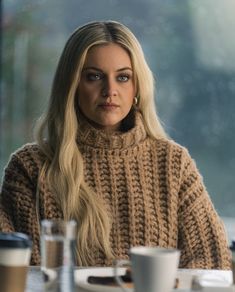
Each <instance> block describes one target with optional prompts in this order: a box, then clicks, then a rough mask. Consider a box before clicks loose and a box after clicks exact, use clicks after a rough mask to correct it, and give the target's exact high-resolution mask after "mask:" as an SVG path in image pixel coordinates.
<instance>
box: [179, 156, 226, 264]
mask: <svg viewBox="0 0 235 292" xmlns="http://www.w3.org/2000/svg"><path fill="white" fill-rule="evenodd" d="M182 155H183V159H182V161H183V168H182V173H181V174H182V176H181V187H180V192H179V210H178V220H179V239H178V247H179V249H180V250H181V260H180V267H183V268H199V269H200V268H201V269H230V268H231V267H230V265H231V264H230V252H229V249H228V242H227V238H226V233H225V230H224V227H223V224H222V221H221V219H220V218H219V216H218V214H217V212H216V210H215V208H214V206H213V204H212V202H211V199H210V197H209V195H208V193H207V191H206V189H205V186H204V184H203V180H202V177H201V176H200V174H199V172H198V170H197V167H196V165H195V163H194V161H193V160H192V159H191V157H190V156H189V154H188V152H187V151H184V152H183V154H182Z"/></svg>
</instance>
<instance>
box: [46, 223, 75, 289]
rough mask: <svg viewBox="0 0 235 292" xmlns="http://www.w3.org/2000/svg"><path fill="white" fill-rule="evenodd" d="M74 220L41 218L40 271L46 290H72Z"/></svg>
mask: <svg viewBox="0 0 235 292" xmlns="http://www.w3.org/2000/svg"><path fill="white" fill-rule="evenodd" d="M76 236H77V224H76V222H75V221H73V220H71V221H63V220H42V222H41V271H42V273H43V278H44V288H45V290H46V291H67V292H72V291H74V262H75V242H76Z"/></svg>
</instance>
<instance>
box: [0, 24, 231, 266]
mask: <svg viewBox="0 0 235 292" xmlns="http://www.w3.org/2000/svg"><path fill="white" fill-rule="evenodd" d="M36 133H37V134H36V142H35V143H32V144H27V145H24V146H23V147H22V148H21V149H19V150H17V151H16V152H15V153H13V155H12V156H11V159H10V162H9V164H8V166H7V167H6V169H5V176H4V181H3V186H2V190H1V205H0V230H1V231H5V232H11V231H20V232H24V233H27V234H29V235H30V236H31V237H32V239H33V242H34V245H33V252H32V259H31V263H32V264H34V265H39V264H40V248H39V232H40V230H39V226H40V221H41V220H42V219H44V218H48V219H55V218H64V219H66V220H68V219H71V218H72V219H75V220H76V221H77V223H78V226H79V228H78V235H77V265H83V266H89V265H90V266H91V265H95V266H105V265H111V264H112V261H113V259H115V258H123V259H126V258H128V250H129V248H130V247H131V246H136V245H148V246H162V247H177V248H179V249H180V250H181V260H180V267H183V268H214V269H229V268H230V255H229V251H228V247H227V241H226V236H225V232H224V228H223V225H222V223H221V220H220V218H219V217H218V215H217V213H216V211H215V209H214V207H213V204H212V202H211V200H210V197H209V196H208V194H207V191H206V189H205V187H204V185H203V181H202V178H201V176H200V174H199V172H198V170H197V168H196V165H195V163H194V161H193V160H192V158H191V157H190V155H189V153H188V151H187V150H186V149H185V148H184V147H182V146H180V145H178V144H177V143H175V142H174V141H172V140H170V139H169V138H168V137H167V135H166V133H165V131H164V129H163V128H162V126H161V123H160V122H159V119H158V116H157V113H156V107H155V104H154V80H153V75H152V73H151V71H150V69H149V67H148V65H147V63H146V61H145V58H144V55H143V52H142V49H141V46H140V44H139V42H138V41H137V39H136V38H135V36H134V35H133V33H132V32H131V31H130V30H129V29H128V28H127V27H126V26H124V25H123V24H121V23H118V22H114V21H106V22H92V23H88V24H85V25H84V26H82V27H79V28H78V29H77V30H76V31H74V33H73V34H72V35H71V36H70V38H69V39H68V41H67V43H66V45H65V48H64V50H63V52H62V55H61V58H60V60H59V63H58V67H57V70H56V73H55V77H54V82H53V86H52V92H51V97H50V101H49V106H48V110H47V112H46V113H45V115H43V116H42V117H41V119H40V120H39V123H38V126H37V132H36Z"/></svg>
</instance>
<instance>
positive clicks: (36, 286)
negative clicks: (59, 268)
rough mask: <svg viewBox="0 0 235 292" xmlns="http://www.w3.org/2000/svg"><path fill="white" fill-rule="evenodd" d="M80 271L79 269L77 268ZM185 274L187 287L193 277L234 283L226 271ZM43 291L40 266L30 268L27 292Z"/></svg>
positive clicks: (179, 273)
mask: <svg viewBox="0 0 235 292" xmlns="http://www.w3.org/2000/svg"><path fill="white" fill-rule="evenodd" d="M77 269H79V268H77ZM182 274H184V275H185V277H184V281H185V283H182V285H185V286H187V285H188V284H187V283H186V282H187V281H190V280H191V278H192V276H203V275H207V276H210V277H211V278H213V277H214V278H217V277H218V278H222V279H224V280H225V281H228V282H229V283H232V272H231V271H224V270H198V269H179V270H178V275H179V276H180V275H182ZM42 291H43V278H42V274H41V271H40V267H38V266H30V267H29V271H28V277H27V287H26V292H42Z"/></svg>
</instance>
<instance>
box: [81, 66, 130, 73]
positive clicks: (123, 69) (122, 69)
mask: <svg viewBox="0 0 235 292" xmlns="http://www.w3.org/2000/svg"><path fill="white" fill-rule="evenodd" d="M87 70H95V71H99V72H103V70H101V69H100V68H97V67H92V66H91V67H85V68H83V70H82V71H87ZM125 70H129V71H132V68H130V67H123V68H120V69H118V70H116V72H120V71H125Z"/></svg>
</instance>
